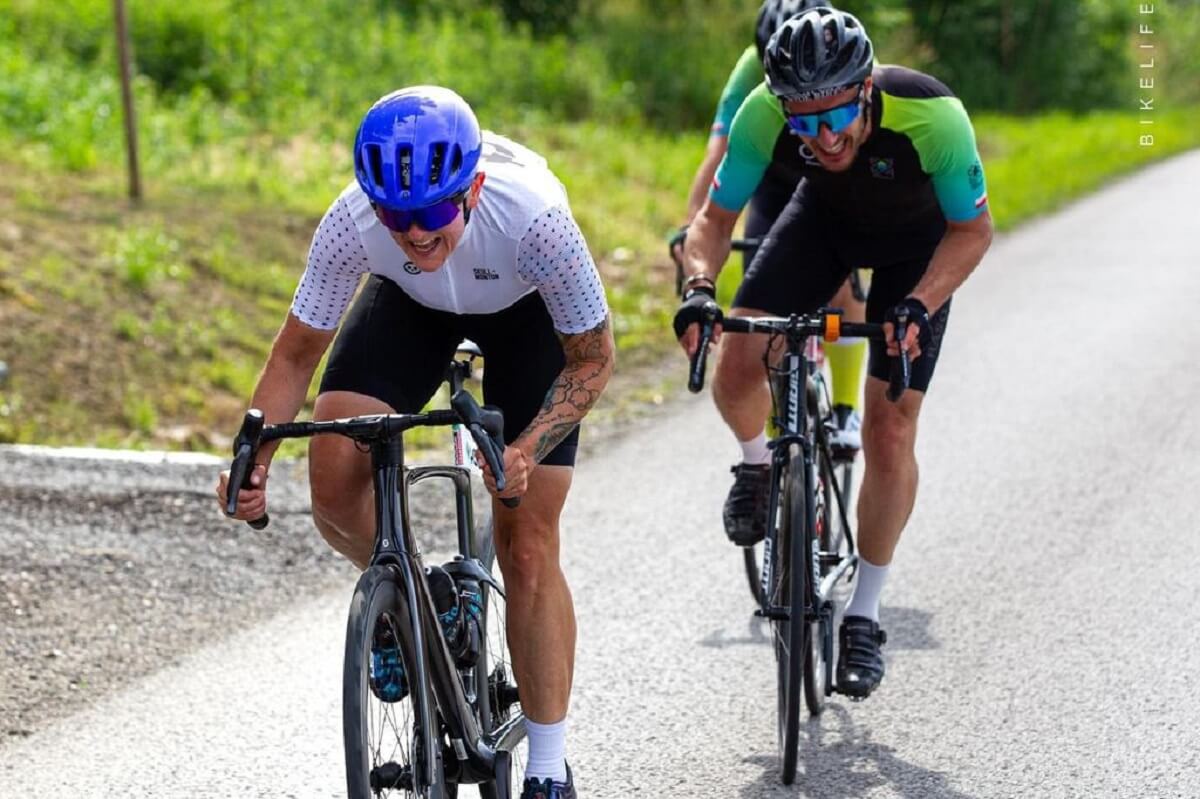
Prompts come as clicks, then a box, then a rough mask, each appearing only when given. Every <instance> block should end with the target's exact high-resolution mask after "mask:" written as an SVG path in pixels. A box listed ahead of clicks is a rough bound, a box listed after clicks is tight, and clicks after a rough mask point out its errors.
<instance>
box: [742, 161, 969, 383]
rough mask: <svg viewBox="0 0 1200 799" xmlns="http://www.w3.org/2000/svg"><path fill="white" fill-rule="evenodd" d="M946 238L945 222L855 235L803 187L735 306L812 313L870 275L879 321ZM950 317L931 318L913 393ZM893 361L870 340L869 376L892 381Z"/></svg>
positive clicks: (926, 378)
mask: <svg viewBox="0 0 1200 799" xmlns="http://www.w3.org/2000/svg"><path fill="white" fill-rule="evenodd" d="M944 234H945V225H944V223H943V224H941V225H940V226H938V227H934V228H929V229H925V230H902V231H886V232H883V231H867V232H864V231H861V230H854V229H851V228H849V227H848V226H847V225H846V224H844V223H843V222H840V221H839V220H835V219H831V218H829V217H827V216H826V215H825V214H823V213H822V212H821V210H820V209H819V207H818V206H817V205H816V204H815V203H814V202H812V201H811V200H809V199H808V198H807V196H806V193H805V190H804V184H803V183H801V185H800V186H799V187H798V188H797V189H796V193H795V194H794V195H793V196H792V199H791V200H790V201H789V202H788V205H787V207H786V208H784V210H783V213H781V214H780V215H779V218H778V219H777V220H776V221H775V224H774V225H772V226H771V229H770V231H769V232H768V233H767V236H766V238H764V239H763V243H762V246H760V247H759V248H758V252H757V254H756V255H755V257H754V261H753V262H752V263H751V264H750V268H749V270H747V272H746V276H745V277H744V278H743V279H742V284H741V287H740V288H739V289H738V292H737V296H735V297H734V300H733V306H734V307H735V308H750V309H756V310H760V311H766V312H767V313H769V314H772V315H776V316H787V315H789V314H793V313H812V312H813V311H816V310H817V309H818V308H821V307H822V306H824V305H826V304H827V303H828V302H829V301H830V300H831V299H832V298H833V295H834V294H836V293H837V290H838V289H839V288H840V287H841V285H842V283H844V282H845V280H846V278H847V277H848V276H849V274H850V270H851V269H858V268H866V269H871V270H873V271H872V273H871V289H870V292H869V293H868V296H867V321H868V322H875V323H879V322H882V321H883V316H884V314H885V313H886V312H887V310H888V309H889V308H891V307H892V306H894V305H896V304H897V303H899V302H900V301H901V300H903V299H904V298H905V297H907V296H908V295H909V294H910V293H911V292H912V290H913V289H914V288H916V285H917V282H918V281H919V280H920V279H921V276H922V275H924V274H925V270H926V268H928V266H929V260H930V259H931V258H932V257H933V251H934V249H936V248H937V245H938V243H939V242H940V241H941V240H942V236H943V235H944ZM949 317H950V301H949V300H947V301H946V303H945V304H944V305H943V306H942V307H941V308H938V309H936V310H934V311H933V312H932V313H931V315H930V319H929V326H930V332H931V333H932V334H933V336H932V340H931V342H930V345H929V346H928V347H925V348H924V349H923V350H922V351H921V357H919V358H917V360H915V361H913V369H912V381H911V383H910V388H913V389H915V390H917V391H922V392H923V391H926V390H928V388H929V383H930V381H931V380H932V379H933V370H934V367H936V366H937V359H938V353H939V352H940V351H941V348H942V338H943V336H944V335H945V333H946V322H947V320H948V319H949ZM888 361H889V359H888V357H887V348H886V346H885V345H884V343H883V342H882V341H876V340H874V339H872V341H871V357H870V362H869V367H868V373H869V374H870V375H871V376H872V377H876V378H879V379H880V380H887V379H888V373H889V370H890V366H889V363H888Z"/></svg>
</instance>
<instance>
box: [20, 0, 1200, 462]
mask: <svg viewBox="0 0 1200 799" xmlns="http://www.w3.org/2000/svg"><path fill="white" fill-rule="evenodd" d="M837 5H839V6H840V7H842V8H845V9H846V10H849V11H852V12H854V13H856V14H858V15H859V16H860V17H861V18H862V20H863V21H864V23H865V24H866V26H867V28H868V30H869V31H870V33H871V35H872V38H873V39H874V40H875V44H876V50H877V53H878V57H879V59H880V60H881V61H884V62H891V63H901V64H904V65H906V66H911V67H915V68H918V69H922V70H925V71H928V72H930V73H932V74H933V75H935V76H937V77H939V78H941V79H943V80H944V81H945V82H947V83H948V84H949V85H950V86H951V87H952V88H953V89H954V90H955V92H956V93H957V94H958V95H959V96H960V97H962V98H963V100H964V102H965V104H966V106H967V108H968V110H969V111H970V112H971V114H972V118H973V119H974V121H975V125H976V130H977V134H978V136H979V141H980V147H981V151H982V152H983V155H984V162H985V165H986V167H987V170H988V179H989V189H990V195H991V197H992V210H993V214H994V215H995V217H996V219H997V222H998V223H999V224H1000V225H1001V227H1005V226H1008V225H1011V224H1013V223H1015V222H1017V221H1019V220H1021V219H1024V218H1027V217H1028V216H1030V215H1032V214H1035V213H1040V212H1044V211H1045V210H1048V209H1050V208H1053V207H1055V206H1056V205H1057V204H1059V203H1061V202H1063V201H1065V200H1067V199H1070V198H1071V197H1074V196H1078V194H1080V193H1081V192H1084V191H1087V190H1089V189H1091V188H1094V187H1095V186H1096V185H1098V184H1099V183H1100V182H1101V181H1102V180H1104V179H1105V178H1107V177H1109V176H1111V175H1113V174H1118V173H1120V172H1122V171H1126V170H1128V169H1131V168H1133V167H1135V166H1136V165H1138V164H1140V163H1143V162H1145V161H1147V160H1150V159H1152V158H1161V157H1164V156H1166V155H1169V154H1171V153H1173V152H1177V151H1179V150H1182V149H1186V148H1188V147H1195V146H1197V145H1198V144H1200V0H1166V1H1165V2H1155V3H1154V4H1153V5H1154V7H1155V13H1154V14H1152V15H1139V14H1138V10H1139V5H1140V4H1139V3H1138V2H1134V1H1133V0H972V1H971V2H961V1H960V0H842V2H839V3H837ZM127 7H128V16H129V19H130V25H131V37H132V42H133V52H134V61H135V64H134V67H135V73H136V77H135V85H134V89H135V95H136V104H137V112H138V127H139V137H140V140H141V162H142V171H143V176H144V178H143V179H144V182H145V184H146V187H147V193H148V196H147V202H146V203H145V204H144V205H143V206H142V207H140V208H135V207H131V206H129V205H127V204H125V203H124V201H123V199H122V198H123V190H124V173H123V163H124V157H125V154H124V153H125V151H124V141H123V134H122V119H121V110H120V109H121V105H120V90H119V85H118V80H117V74H118V69H117V63H116V46H115V35H114V27H113V2H112V0H53V1H51V0H0V356H2V357H3V359H4V360H7V361H8V362H9V363H10V365H12V366H13V380H12V381H11V383H10V385H9V387H8V388H5V389H0V392H5V393H0V441H3V440H66V441H91V442H98V443H110V444H121V445H126V446H129V445H139V446H140V445H147V444H154V445H160V446H161V445H169V446H199V447H209V446H212V445H213V442H214V441H218V440H220V437H219V436H217V435H216V434H214V433H212V431H213V430H228V429H230V428H231V427H232V426H233V425H234V424H235V422H233V421H232V420H234V419H236V418H237V414H238V413H239V411H240V409H241V407H242V406H243V404H244V402H245V397H246V396H247V395H248V393H249V391H250V388H251V387H252V385H253V382H254V378H255V375H256V373H257V370H258V368H259V366H260V364H261V362H262V358H263V355H264V353H265V351H266V348H267V347H268V345H269V342H270V339H271V335H272V332H273V330H274V329H275V328H276V327H277V326H278V324H279V321H280V320H281V319H282V317H283V315H284V314H285V313H286V310H287V307H288V303H289V300H290V296H291V291H292V289H293V288H294V286H295V283H296V279H297V278H298V276H299V272H300V270H301V269H302V268H303V258H304V252H305V247H306V245H307V243H308V239H309V237H310V236H311V233H312V230H313V228H314V226H315V223H316V220H317V218H318V217H319V215H320V214H321V213H322V212H323V211H324V210H325V208H326V206H327V205H328V203H329V201H330V199H331V198H332V197H333V196H335V195H336V193H337V192H338V191H340V189H341V188H342V187H343V186H344V185H345V184H346V183H347V182H348V181H349V180H350V179H351V176H352V173H351V169H350V160H349V143H350V142H351V141H352V138H353V133H354V129H355V127H356V125H357V123H358V120H359V118H360V115H361V114H362V112H363V110H364V109H365V108H366V107H367V106H368V105H369V104H370V103H371V102H373V101H374V100H375V99H376V98H377V97H379V96H381V95H382V94H384V93H386V92H388V91H390V90H392V89H395V88H397V87H399V86H403V85H410V84H416V83H438V84H443V85H447V86H451V87H453V88H454V89H456V90H457V91H459V92H460V93H461V94H462V95H463V96H465V97H466V98H467V100H468V101H469V102H471V104H472V105H473V106H474V107H475V108H476V111H477V113H478V115H479V118H480V120H481V122H482V123H483V124H484V126H485V127H488V128H491V129H494V130H497V131H500V132H502V133H505V134H506V135H509V136H512V137H513V138H516V139H518V140H521V141H524V142H525V143H527V144H529V145H531V146H533V147H534V148H535V149H537V150H539V151H541V152H542V153H544V154H545V155H546V156H547V157H548V158H549V160H550V163H551V165H552V167H553V168H554V169H555V170H556V172H557V173H558V174H559V176H560V177H561V178H562V179H563V181H564V183H565V184H566V186H567V188H568V190H569V192H570V194H571V197H572V205H573V210H574V211H575V214H576V216H577V218H578V219H579V221H580V224H581V226H582V227H583V229H584V232H585V233H586V234H587V237H588V241H589V245H590V246H591V247H592V249H593V253H594V255H595V256H596V258H597V262H598V263H599V264H600V267H601V271H602V274H603V275H604V278H605V283H606V286H607V288H608V292H609V299H610V302H611V304H612V306H613V308H614V317H615V322H614V324H615V329H616V331H617V335H618V343H619V345H620V346H621V347H622V349H623V351H624V352H625V356H624V357H623V360H622V363H623V364H624V365H626V366H628V365H629V364H631V363H637V362H639V360H641V361H644V362H647V363H651V362H655V361H654V359H655V358H656V357H657V356H658V355H660V354H661V353H663V352H665V351H667V350H669V349H670V348H671V346H672V345H673V342H672V341H671V340H670V337H669V335H666V331H667V330H668V325H667V320H668V319H669V316H670V313H671V311H672V307H673V298H672V296H671V293H670V290H669V288H668V287H669V285H670V282H671V272H672V267H671V266H670V264H669V262H668V261H667V259H666V257H665V256H666V251H665V246H664V244H663V236H664V233H665V232H666V231H668V230H669V229H670V228H671V227H673V226H674V225H677V224H678V223H679V221H680V218H681V216H682V214H683V208H684V205H685V198H686V193H687V188H688V185H689V184H690V181H691V177H692V174H693V172H694V170H695V167H696V165H697V164H698V162H699V160H700V157H701V153H702V151H703V148H704V141H705V137H706V135H707V133H706V132H707V129H708V124H709V122H710V120H711V116H712V113H713V108H714V105H715V103H716V100H717V98H718V96H719V95H720V92H721V89H722V87H723V85H724V83H725V80H726V77H727V76H728V73H729V70H730V68H731V67H732V65H733V63H734V62H735V60H736V59H737V57H738V55H739V54H740V53H741V52H742V50H743V49H744V48H745V47H746V46H747V45H749V44H750V43H751V42H752V40H753V25H754V17H755V13H756V11H757V8H758V2H756V0H305V2H303V3H301V2H297V0H206V2H203V3H200V2H177V1H175V0H127ZM1140 22H1145V23H1147V24H1149V25H1150V26H1151V27H1152V28H1153V30H1154V33H1153V34H1152V35H1151V36H1144V35H1139V33H1138V25H1139V23H1140ZM1146 42H1152V43H1153V45H1154V48H1155V49H1154V51H1153V56H1154V57H1155V59H1156V67H1155V69H1154V70H1153V76H1154V78H1155V81H1156V88H1155V89H1154V91H1153V96H1154V98H1155V102H1156V106H1155V109H1156V110H1155V112H1154V113H1155V115H1154V122H1155V126H1154V127H1153V128H1141V127H1139V121H1140V120H1139V113H1138V104H1137V100H1136V98H1137V96H1138V92H1139V89H1138V77H1139V75H1141V76H1144V75H1145V74H1146V73H1145V71H1140V70H1139V69H1138V66H1137V64H1138V61H1139V59H1141V58H1142V57H1143V56H1144V55H1145V54H1146V51H1144V50H1139V49H1138V44H1139V43H1146ZM1143 94H1145V92H1143ZM1147 130H1148V131H1151V132H1153V133H1154V134H1155V136H1156V138H1157V142H1158V143H1157V144H1156V146H1155V147H1154V148H1139V147H1138V145H1137V137H1138V135H1139V134H1140V133H1142V132H1145V131H1147ZM64 340H69V341H70V342H71V343H72V345H73V346H74V349H71V348H64V347H63V342H64ZM184 428H186V429H184ZM192 428H203V431H202V432H203V435H194V434H193V432H189V430H191V429H192Z"/></svg>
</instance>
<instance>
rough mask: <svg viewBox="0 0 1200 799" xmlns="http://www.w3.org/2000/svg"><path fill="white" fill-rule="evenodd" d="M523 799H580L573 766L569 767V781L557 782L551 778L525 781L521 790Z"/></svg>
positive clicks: (531, 778)
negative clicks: (576, 791) (572, 773)
mask: <svg viewBox="0 0 1200 799" xmlns="http://www.w3.org/2000/svg"><path fill="white" fill-rule="evenodd" d="M521 799H578V794H576V793H575V777H574V776H572V775H571V766H570V765H569V764H568V765H567V781H566V782H556V781H554V780H552V779H550V778H549V777H547V778H546V779H544V780H537V779H534V778H533V777H530V778H529V779H527V780H525V787H524V788H522V789H521Z"/></svg>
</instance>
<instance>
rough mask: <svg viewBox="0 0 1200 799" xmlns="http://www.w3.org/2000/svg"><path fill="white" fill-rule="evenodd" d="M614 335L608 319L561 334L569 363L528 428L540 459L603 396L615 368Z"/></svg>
mask: <svg viewBox="0 0 1200 799" xmlns="http://www.w3.org/2000/svg"><path fill="white" fill-rule="evenodd" d="M611 336H612V334H611V332H610V331H609V329H608V319H607V318H606V319H605V320H604V321H603V322H601V323H600V324H598V325H596V326H595V327H593V328H592V329H591V330H586V331H584V332H583V333H578V334H574V335H566V334H559V337H558V338H559V341H561V342H562V348H563V354H564V355H565V356H566V365H565V366H563V370H562V372H561V373H559V375H558V378H557V379H556V380H555V381H554V385H552V386H551V387H550V390H549V391H548V392H547V393H546V399H545V400H543V401H542V407H541V410H539V411H538V414H537V416H536V417H534V420H533V421H532V422H530V423H529V427H528V428H527V430H526V432H527V433H528V434H530V435H531V436H534V440H535V442H536V443H535V445H534V453H533V455H534V460H535V461H536V462H538V463H540V462H541V461H542V459H543V458H544V457H546V456H547V455H548V454H550V451H551V450H552V449H554V448H555V447H556V446H558V444H559V442H561V441H562V440H563V439H564V438H566V437H567V436H568V435H569V434H570V433H571V431H572V430H574V429H575V427H576V426H577V425H578V424H579V422H580V421H581V420H582V419H583V417H584V416H586V415H587V412H588V411H589V410H591V408H592V406H593V405H595V404H596V400H597V399H599V398H600V394H601V392H603V391H604V386H605V385H606V384H607V383H608V376H609V374H610V372H611V370H612V360H613V358H612V350H611V341H612V338H611Z"/></svg>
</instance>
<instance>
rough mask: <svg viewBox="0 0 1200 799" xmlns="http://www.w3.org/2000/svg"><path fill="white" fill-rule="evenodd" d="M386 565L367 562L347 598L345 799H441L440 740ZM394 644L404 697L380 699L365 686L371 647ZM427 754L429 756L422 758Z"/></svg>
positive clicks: (429, 697) (427, 691) (393, 584)
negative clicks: (401, 670) (404, 686)
mask: <svg viewBox="0 0 1200 799" xmlns="http://www.w3.org/2000/svg"><path fill="white" fill-rule="evenodd" d="M399 590H401V587H400V586H399V585H397V583H396V582H395V581H394V579H393V573H392V571H391V569H390V567H386V566H372V567H370V568H368V569H367V570H366V571H365V572H363V574H362V576H361V577H359V580H358V585H357V586H356V587H355V590H354V597H353V599H352V600H351V603H350V618H349V621H348V622H347V627H346V653H345V661H344V673H343V680H342V727H343V737H344V742H345V753H346V787H347V792H348V796H349V797H350V799H376V798H378V799H383V798H384V797H388V798H389V799H390V798H391V797H395V798H396V799H408V797H422V798H423V799H427V798H429V797H442V796H443V795H444V794H443V789H442V786H441V768H440V760H439V759H438V755H440V751H439V748H440V743H439V742H438V735H437V734H436V732H432V731H433V730H434V727H433V726H432V723H433V721H434V716H433V703H432V698H431V696H430V692H429V689H428V686H426V685H423V684H420V682H419V681H418V680H416V679H415V678H414V675H415V674H416V673H417V671H416V668H415V665H414V664H415V663H416V660H415V657H414V654H413V650H412V646H411V634H410V632H409V631H408V630H407V626H408V620H407V619H406V618H402V617H401V612H400V608H401V607H403V605H402V603H401V602H399V600H398V595H397V591H399ZM389 637H390V641H395V642H396V643H397V645H398V647H399V650H400V660H401V662H402V663H403V664H404V673H405V676H406V678H407V679H408V695H407V696H406V697H404V698H403V699H401V700H400V701H397V702H385V701H383V700H382V699H380V698H379V697H378V696H376V695H375V693H374V691H373V690H372V689H371V684H370V680H371V649H372V646H373V645H375V643H376V642H377V641H380V642H383V641H387V640H389ZM430 755H432V756H430Z"/></svg>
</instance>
